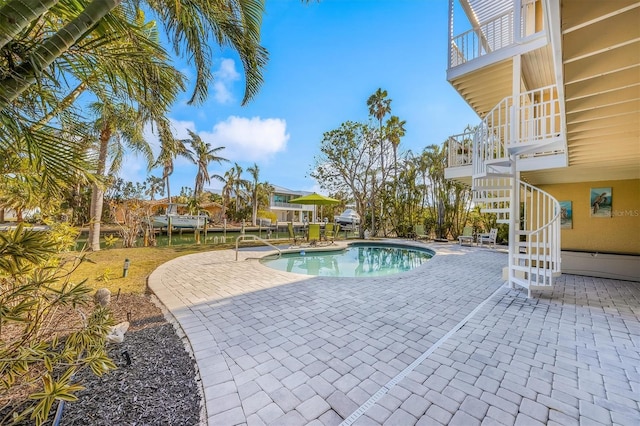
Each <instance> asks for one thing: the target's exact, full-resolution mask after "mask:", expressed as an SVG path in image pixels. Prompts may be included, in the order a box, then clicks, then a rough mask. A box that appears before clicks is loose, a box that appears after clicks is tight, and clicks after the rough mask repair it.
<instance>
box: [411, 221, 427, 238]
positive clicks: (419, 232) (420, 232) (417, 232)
mask: <svg viewBox="0 0 640 426" xmlns="http://www.w3.org/2000/svg"><path fill="white" fill-rule="evenodd" d="M420 238H423V239H425V240H426V239H428V238H429V236H428V235H427V234H425V232H424V225H422V224H417V225H413V239H414V240H419V239H420Z"/></svg>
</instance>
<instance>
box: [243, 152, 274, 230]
mask: <svg viewBox="0 0 640 426" xmlns="http://www.w3.org/2000/svg"><path fill="white" fill-rule="evenodd" d="M247 171H248V172H249V174H250V175H251V179H252V181H251V182H249V185H248V190H249V193H250V194H251V206H252V214H251V224H252V225H253V226H256V223H257V221H258V198H259V196H260V193H261V190H264V189H265V188H263V186H264V185H265V184H263V183H260V169H259V168H258V165H257V164H255V163H254V164H253V166H251V167H247ZM266 185H268V184H266ZM269 186H270V185H269ZM262 192H264V191H262Z"/></svg>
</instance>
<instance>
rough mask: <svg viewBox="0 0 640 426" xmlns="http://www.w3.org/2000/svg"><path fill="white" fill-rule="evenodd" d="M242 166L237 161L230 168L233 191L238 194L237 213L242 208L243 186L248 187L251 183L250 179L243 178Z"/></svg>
mask: <svg viewBox="0 0 640 426" xmlns="http://www.w3.org/2000/svg"><path fill="white" fill-rule="evenodd" d="M243 171H244V170H242V167H241V166H240V165H239V164H238V163H235V164H234V166H233V167H232V168H231V170H230V172H231V173H230V182H231V183H230V185H231V187H232V188H233V192H234V194H235V196H236V213H238V211H239V210H240V201H241V200H242V199H243V198H244V197H243V188H246V187H247V186H248V185H249V181H248V180H246V179H242V172H243Z"/></svg>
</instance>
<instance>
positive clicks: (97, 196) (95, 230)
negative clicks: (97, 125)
mask: <svg viewBox="0 0 640 426" xmlns="http://www.w3.org/2000/svg"><path fill="white" fill-rule="evenodd" d="M109 139H111V128H110V127H109V125H105V127H104V128H103V129H102V130H101V131H100V151H99V153H98V167H97V169H96V175H97V176H98V177H99V178H102V177H104V172H105V169H106V164H107V150H108V147H109ZM101 185H102V182H96V183H94V184H93V186H92V191H91V207H90V209H89V238H88V240H87V244H88V245H89V250H91V251H100V222H101V220H102V206H103V204H104V190H103V189H102V187H101Z"/></svg>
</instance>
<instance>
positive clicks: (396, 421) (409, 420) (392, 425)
mask: <svg viewBox="0 0 640 426" xmlns="http://www.w3.org/2000/svg"><path fill="white" fill-rule="evenodd" d="M416 421H418V419H417V418H416V417H415V416H413V415H411V414H409V413H407V412H406V411H404V410H402V409H398V410H396V411H394V412H393V413H392V414H391V416H389V418H388V419H387V420H386V421H385V422H384V423H383V425H386V426H398V425H412V424H414V423H416Z"/></svg>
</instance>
